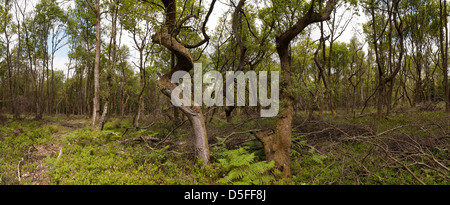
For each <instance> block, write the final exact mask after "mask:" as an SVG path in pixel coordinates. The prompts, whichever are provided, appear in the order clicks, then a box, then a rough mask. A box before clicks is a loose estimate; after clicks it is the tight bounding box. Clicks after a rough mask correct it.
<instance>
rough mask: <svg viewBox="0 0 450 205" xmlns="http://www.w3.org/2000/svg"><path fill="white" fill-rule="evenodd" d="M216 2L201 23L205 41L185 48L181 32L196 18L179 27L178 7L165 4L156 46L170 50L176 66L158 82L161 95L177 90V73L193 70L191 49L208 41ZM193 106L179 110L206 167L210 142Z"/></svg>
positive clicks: (197, 107)
mask: <svg viewBox="0 0 450 205" xmlns="http://www.w3.org/2000/svg"><path fill="white" fill-rule="evenodd" d="M215 2H216V0H213V1H212V2H211V5H210V8H209V10H208V13H207V14H206V17H205V20H204V21H203V23H202V27H201V32H202V34H203V37H204V38H203V39H202V40H200V41H198V42H197V43H195V44H193V45H191V44H183V43H180V42H178V40H177V39H176V37H177V35H178V34H179V31H180V29H181V28H182V26H183V23H185V22H186V21H187V20H188V19H189V18H193V17H194V15H187V16H185V17H184V18H183V19H181V21H180V24H178V25H177V24H176V15H177V6H176V5H177V4H176V1H175V0H162V3H163V5H164V25H162V26H161V28H160V29H159V30H158V31H157V32H156V33H155V34H154V35H153V36H152V41H153V43H156V44H160V45H162V46H164V47H166V48H167V49H169V50H170V52H171V53H172V54H174V55H175V57H176V64H175V66H173V67H171V69H170V70H169V72H167V73H165V74H164V75H162V76H160V79H159V80H158V86H159V89H160V90H161V92H162V93H163V94H164V95H166V96H167V97H169V98H170V97H171V94H172V92H173V90H174V89H175V88H176V87H177V86H176V85H175V84H174V83H172V82H171V77H172V74H173V73H175V72H176V71H186V72H188V71H190V70H192V68H193V67H194V61H193V58H192V56H191V53H190V52H189V50H188V48H197V47H199V46H202V45H203V44H204V43H206V42H208V41H209V36H208V34H207V33H206V23H207V22H208V19H209V16H210V15H211V12H212V10H213V8H214V4H215ZM192 105H193V106H190V107H188V106H184V105H181V106H180V107H179V108H180V110H181V111H182V112H183V113H184V114H185V115H186V116H187V117H188V119H189V121H190V122H191V125H192V127H193V129H194V148H195V153H196V154H197V155H198V157H199V158H200V159H202V160H203V163H204V164H208V163H209V147H208V138H207V134H206V126H205V120H204V117H203V113H202V110H201V107H200V105H196V104H194V103H193V102H192Z"/></svg>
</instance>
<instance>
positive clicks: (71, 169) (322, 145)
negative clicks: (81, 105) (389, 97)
mask: <svg viewBox="0 0 450 205" xmlns="http://www.w3.org/2000/svg"><path fill="white" fill-rule="evenodd" d="M448 119H449V117H448V115H446V114H443V113H442V112H438V111H435V112H423V113H403V114H393V115H391V117H390V118H389V119H385V120H381V121H374V120H373V119H372V118H371V117H368V116H365V117H361V118H345V117H339V116H338V117H333V118H329V116H324V119H323V122H324V124H313V125H307V126H304V127H303V128H304V129H309V130H306V131H305V130H301V132H307V131H309V132H312V131H317V130H321V129H323V128H324V126H329V125H330V124H333V125H335V126H338V127H339V128H341V130H343V131H344V130H345V131H348V133H352V131H354V128H355V127H368V128H370V129H373V130H374V131H375V132H376V133H380V132H383V131H386V130H389V129H392V128H395V127H398V126H402V125H410V124H411V126H404V127H401V128H399V129H398V130H393V131H392V132H389V133H387V134H386V135H383V136H380V137H378V138H377V139H376V140H373V141H351V140H347V141H345V140H344V141H341V139H342V138H343V137H345V135H343V134H342V133H340V132H337V131H336V130H334V132H331V131H330V132H328V133H317V134H315V135H314V136H313V135H310V136H308V135H298V134H296V132H293V136H292V139H293V140H295V142H296V143H292V149H291V173H292V180H291V181H285V180H283V177H281V176H282V174H281V173H280V172H279V171H277V170H276V169H274V168H273V164H271V163H266V162H265V161H264V152H263V151H262V145H261V143H259V142H258V141H250V142H246V143H243V144H239V143H234V142H238V140H239V138H242V137H247V138H248V137H251V135H249V134H245V135H241V136H235V137H234V138H233V139H230V142H232V143H234V144H235V146H232V147H228V146H216V147H212V148H211V150H210V152H211V163H210V164H209V165H207V166H202V163H201V162H199V163H197V159H196V158H195V156H194V155H193V154H192V153H190V152H189V149H187V150H186V148H187V147H188V146H187V145H186V143H187V142H189V139H190V138H189V136H190V133H191V130H190V127H189V125H188V123H186V124H185V125H184V126H182V127H180V128H179V129H178V130H177V131H176V132H175V133H174V135H173V136H171V138H170V140H168V141H167V143H165V144H164V145H163V146H161V147H158V149H155V150H151V149H149V148H148V146H147V145H146V144H145V143H142V142H141V143H128V144H123V143H121V142H120V141H121V140H124V139H125V138H131V137H137V136H155V137H157V138H160V139H161V138H163V137H165V136H166V134H167V133H168V132H169V130H171V129H173V127H174V125H173V124H171V123H159V124H158V123H157V124H155V125H153V126H152V127H150V128H149V129H141V130H134V129H131V130H129V131H128V132H127V133H126V135H124V136H121V135H122V133H123V131H124V130H125V128H126V127H129V126H131V123H130V121H128V120H120V119H112V120H110V122H108V123H106V124H105V129H104V130H103V131H99V130H96V129H92V128H91V127H90V126H89V122H88V121H87V120H83V119H81V120H80V119H79V120H68V119H65V118H64V117H46V118H45V120H44V121H42V122H37V121H26V120H24V121H12V120H10V121H9V123H7V124H6V125H5V126H2V127H0V139H1V140H0V164H1V167H0V184H420V182H419V181H418V180H417V179H416V177H417V178H419V179H420V180H421V181H422V182H424V183H426V184H450V182H449V180H448V176H449V175H450V173H449V172H448V171H445V170H444V171H436V170H433V169H431V168H429V167H428V168H427V167H426V166H423V165H422V166H420V165H417V166H416V165H411V164H413V163H414V162H417V160H422V161H423V162H426V163H428V162H429V164H427V165H428V166H432V168H434V169H436V168H439V167H438V166H436V164H432V158H430V157H426V156H422V157H421V158H413V157H409V158H407V157H406V158H405V157H403V156H402V155H396V154H395V153H393V152H392V153H390V154H392V156H393V157H395V158H397V159H398V160H400V161H401V163H404V164H406V165H410V166H409V169H410V170H411V172H412V173H413V174H411V173H410V172H409V171H408V170H407V169H405V168H404V167H402V166H401V165H400V164H396V163H394V162H393V161H392V160H391V161H390V160H389V158H387V157H386V155H385V154H383V150H382V149H381V148H380V147H377V146H376V145H375V144H374V143H385V144H386V146H388V147H389V146H394V145H396V144H395V143H393V142H391V141H383V140H387V139H390V138H394V137H395V136H397V137H404V139H407V138H406V137H407V136H412V137H413V138H412V139H415V140H417V141H418V142H419V141H420V139H435V137H436V136H440V135H442V130H441V129H439V128H438V127H439V126H433V124H439V125H440V126H444V128H445V122H446V121H447V122H448ZM298 121H299V122H302V120H298ZM243 122H247V123H244V124H242V123H243ZM241 124H242V125H241ZM274 124H275V119H255V120H251V121H248V120H247V121H246V119H241V118H238V117H235V119H234V120H233V123H232V124H230V125H228V124H227V123H226V120H224V119H221V118H217V120H216V119H214V120H213V122H212V124H210V125H209V126H210V127H209V128H208V129H210V131H211V132H212V134H211V136H214V137H218V138H221V137H224V136H226V135H227V133H229V132H231V130H230V127H236V126H237V125H240V126H238V127H237V128H236V129H240V130H246V129H247V130H248V129H254V128H257V127H271V126H272V127H273V126H274ZM417 124H418V125H417ZM75 125H76V126H75ZM81 125H83V126H81ZM444 128H443V129H444ZM299 129H300V128H299ZM447 129H448V127H447ZM299 132H300V131H299ZM339 133H340V134H339ZM401 139H403V138H401ZM233 140H234V141H233ZM420 142H422V141H420ZM424 142H425V141H424ZM446 142H448V138H447V139H446ZM389 143H392V144H389ZM181 144H183V145H181ZM307 145H308V146H307ZM440 145H442V146H437V147H436V148H435V149H429V150H430V151H431V153H432V154H433V155H432V156H433V157H435V159H437V160H440V162H443V163H444V164H445V165H446V166H447V167H448V162H449V161H448V160H449V151H448V147H447V146H446V145H448V144H445V143H444V144H440ZM423 146H424V147H425V145H423ZM394 147H395V146H394ZM406 148H408V147H406ZM183 149H185V150H183ZM319 150H320V151H319ZM179 152H184V153H183V154H180V153H179ZM19 162H20V163H19ZM18 165H20V166H19V170H20V174H21V181H19V180H18V173H17V167H18ZM439 170H442V169H439ZM446 176H447V177H446Z"/></svg>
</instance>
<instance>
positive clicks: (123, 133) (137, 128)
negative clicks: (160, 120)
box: [121, 122, 155, 137]
mask: <svg viewBox="0 0 450 205" xmlns="http://www.w3.org/2000/svg"><path fill="white" fill-rule="evenodd" d="M154 124H155V122H152V123H150V124H149V125H147V126H145V127H127V128H125V130H124V131H123V132H122V135H121V136H122V137H123V136H124V135H125V133H127V131H128V130H129V129H136V130H139V129H148V128H149V127H151V126H152V125H154Z"/></svg>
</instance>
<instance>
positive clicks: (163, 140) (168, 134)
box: [155, 120, 187, 147]
mask: <svg viewBox="0 0 450 205" xmlns="http://www.w3.org/2000/svg"><path fill="white" fill-rule="evenodd" d="M186 122H187V120H184V121H183V122H182V123H180V124H179V125H178V126H176V127H175V128H173V129H172V130H171V131H170V132H169V133H167V135H166V136H165V137H164V138H163V139H162V140H161V141H159V142H158V143H157V144H156V145H155V147H157V146H158V145H160V144H162V143H163V142H165V141H166V140H167V138H169V137H170V135H172V133H173V132H175V130H176V129H178V128H179V127H181V126H182V125H184V123H186Z"/></svg>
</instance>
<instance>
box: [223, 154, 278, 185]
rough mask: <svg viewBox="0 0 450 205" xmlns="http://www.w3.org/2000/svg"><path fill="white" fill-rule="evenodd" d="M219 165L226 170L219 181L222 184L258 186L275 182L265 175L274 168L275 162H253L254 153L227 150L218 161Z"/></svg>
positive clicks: (268, 175)
mask: <svg viewBox="0 0 450 205" xmlns="http://www.w3.org/2000/svg"><path fill="white" fill-rule="evenodd" d="M218 161H219V163H220V164H221V165H222V167H223V168H224V169H225V170H226V176H224V177H223V178H221V179H219V180H218V182H219V183H222V184H233V185H251V184H255V185H260V184H270V183H271V182H273V181H275V177H274V176H272V175H271V174H267V172H268V171H269V170H271V169H272V168H273V167H274V166H275V162H273V161H271V162H269V163H267V162H266V161H261V162H255V155H254V153H250V154H249V153H248V152H247V151H246V150H245V149H244V148H242V147H241V148H239V149H236V150H228V151H226V152H225V153H224V158H222V159H218Z"/></svg>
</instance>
